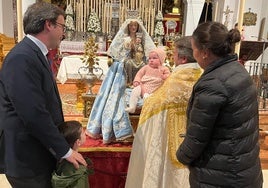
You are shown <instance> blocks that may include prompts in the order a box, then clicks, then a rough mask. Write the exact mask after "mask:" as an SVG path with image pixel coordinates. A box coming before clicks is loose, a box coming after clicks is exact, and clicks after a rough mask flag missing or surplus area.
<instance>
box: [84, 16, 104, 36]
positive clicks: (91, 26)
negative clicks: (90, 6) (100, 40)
mask: <svg viewBox="0 0 268 188" xmlns="http://www.w3.org/2000/svg"><path fill="white" fill-rule="evenodd" d="M87 31H88V32H93V33H97V32H100V31H101V27H100V19H99V18H98V15H97V14H96V13H95V12H91V13H90V15H89V18H88V22H87Z"/></svg>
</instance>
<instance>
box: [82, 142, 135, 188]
mask: <svg viewBox="0 0 268 188" xmlns="http://www.w3.org/2000/svg"><path fill="white" fill-rule="evenodd" d="M102 142H103V141H102V139H98V140H95V139H91V138H89V137H87V139H86V142H85V143H84V144H83V146H82V147H81V148H80V150H79V151H80V153H81V154H82V155H83V156H84V157H88V158H90V159H91V161H92V162H93V168H94V174H93V175H90V176H89V184H90V188H124V187H125V182H126V176H127V169H128V162H129V158H130V150H131V143H114V144H109V145H104V144H103V143H102Z"/></svg>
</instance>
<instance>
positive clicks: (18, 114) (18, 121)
mask: <svg viewBox="0 0 268 188" xmlns="http://www.w3.org/2000/svg"><path fill="white" fill-rule="evenodd" d="M23 27H24V32H25V34H26V36H25V38H24V39H23V40H22V41H21V42H20V43H18V44H17V45H16V46H15V47H14V48H13V49H12V50H11V51H10V53H9V54H8V55H7V57H6V58H5V60H4V64H3V67H2V69H1V71H0V130H3V135H2V136H1V138H4V140H3V142H2V144H4V152H3V153H4V173H5V174H6V176H7V179H8V181H9V182H10V184H11V185H12V187H15V188H49V187H51V183H50V182H51V173H52V171H53V170H54V169H55V166H56V160H60V159H61V158H65V159H66V160H68V161H69V162H71V163H73V164H74V165H75V166H76V167H77V168H78V163H81V164H83V165H86V162H85V160H84V158H83V157H82V155H81V154H79V153H78V152H76V151H73V150H71V149H70V147H69V145H68V143H67V142H66V141H65V139H64V138H63V136H62V135H61V134H60V133H59V131H58V129H57V125H58V124H59V123H61V122H63V121H64V119H63V112H62V106H61V100H60V97H59V93H58V89H57V86H56V83H55V80H54V78H53V75H52V72H51V70H50V66H49V63H48V61H47V59H46V54H47V52H48V49H50V48H51V49H53V48H56V47H57V46H58V45H59V43H60V41H61V40H62V38H63V37H64V32H65V25H64V11H63V10H61V9H59V8H58V7H56V6H54V5H52V4H50V3H45V2H38V3H35V4H33V5H31V6H30V7H28V9H27V11H26V12H25V14H24V18H23ZM0 145H1V144H0ZM0 158H1V157H0ZM1 166H3V164H0V167H1Z"/></svg>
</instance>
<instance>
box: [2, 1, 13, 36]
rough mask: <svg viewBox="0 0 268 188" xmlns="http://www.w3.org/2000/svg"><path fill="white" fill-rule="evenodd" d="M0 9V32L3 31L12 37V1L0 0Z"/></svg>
mask: <svg viewBox="0 0 268 188" xmlns="http://www.w3.org/2000/svg"><path fill="white" fill-rule="evenodd" d="M0 10H1V13H0V14H1V15H0V33H4V34H5V35H7V36H9V37H14V29H13V11H12V10H13V6H12V1H11V0H1V2H0Z"/></svg>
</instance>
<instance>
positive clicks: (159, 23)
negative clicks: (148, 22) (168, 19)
mask: <svg viewBox="0 0 268 188" xmlns="http://www.w3.org/2000/svg"><path fill="white" fill-rule="evenodd" d="M164 34H165V32H164V26H163V22H162V21H157V23H156V26H155V29H154V35H155V36H163V35H164Z"/></svg>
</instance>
